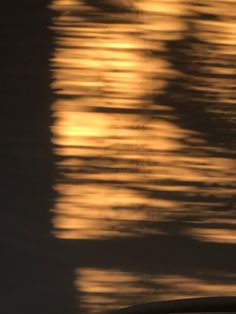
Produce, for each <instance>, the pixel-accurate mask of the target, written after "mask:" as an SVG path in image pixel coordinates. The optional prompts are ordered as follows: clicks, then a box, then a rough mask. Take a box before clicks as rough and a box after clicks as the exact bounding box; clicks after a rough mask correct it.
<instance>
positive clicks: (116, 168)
mask: <svg viewBox="0 0 236 314" xmlns="http://www.w3.org/2000/svg"><path fill="white" fill-rule="evenodd" d="M232 5H234V4H233V3H232V2H230V1H224V2H220V3H218V2H217V3H211V2H210V1H207V2H206V1H204V2H202V1H200V2H199V3H198V4H197V5H194V4H192V5H191V1H158V2H156V1H141V0H140V1H135V0H134V1H130V3H129V6H124V3H123V2H119V3H118V1H116V2H112V3H110V5H108V2H106V5H105V4H104V7H103V5H101V4H100V5H97V2H96V1H75V0H67V1H63V0H60V1H59V0H55V1H53V4H52V8H53V9H54V10H55V11H57V12H58V15H57V16H56V18H55V21H54V25H53V29H54V32H55V33H56V36H57V37H56V44H57V46H56V49H55V51H54V56H53V58H52V61H51V62H52V71H53V78H54V80H53V83H52V87H53V89H54V90H55V94H56V95H57V99H56V101H55V102H54V103H53V106H52V109H53V112H54V113H53V115H54V118H55V123H54V125H53V126H52V133H53V142H54V145H55V153H56V155H57V156H58V163H57V166H58V169H59V172H60V174H61V179H60V180H58V182H56V183H55V190H56V191H57V192H58V198H57V202H56V204H55V208H54V209H53V211H54V213H55V218H54V226H55V235H56V236H57V237H59V238H70V239H82V238H83V239H89V238H96V239H97V238H108V237H117V236H118V237H124V236H134V235H135V236H137V235H139V236H142V234H146V233H156V232H157V233H162V234H163V233H165V230H161V222H164V221H165V222H169V223H171V222H175V221H178V220H179V219H181V221H182V222H185V227H186V228H184V229H182V230H181V232H183V233H185V232H186V233H187V234H188V235H189V236H191V235H193V236H194V237H197V238H198V239H199V240H203V239H204V240H206V239H208V240H209V241H211V240H212V241H217V239H219V237H218V236H216V237H214V234H217V233H218V231H217V230H218V225H219V232H220V233H224V232H226V234H225V236H224V235H223V234H222V236H221V237H220V239H221V240H220V241H222V239H223V238H224V241H226V242H227V241H228V239H229V241H230V242H232V235H233V233H232V231H227V230H228V229H232V227H233V225H234V222H233V221H232V217H233V216H234V215H235V209H234V208H233V202H232V196H233V195H234V192H235V175H236V171H235V169H236V167H235V159H234V156H235V150H233V149H232V147H231V150H230V153H229V149H227V148H228V147H227V145H226V146H225V147H224V146H222V145H220V144H219V143H215V142H214V140H212V141H211V136H213V135H212V134H211V131H212V130H211V123H212V121H214V124H213V126H214V130H215V132H218V133H219V132H221V134H220V135H221V140H222V141H223V142H224V141H225V142H227V138H222V137H223V136H225V137H229V136H230V134H229V133H230V132H231V133H232V132H233V131H234V130H235V129H234V127H233V126H235V110H233V109H234V107H233V105H232V104H233V102H234V99H235V92H234V90H235V89H234V76H235V66H233V64H234V63H233V62H234V59H235V54H234V53H233V51H234V46H235V43H236V42H235V40H236V32H235V27H236V24H235V16H234V14H232V13H228V12H229V11H228V8H229V7H230V6H232ZM114 6H117V8H116V10H112V8H113V7H114ZM119 8H120V10H119ZM121 8H122V10H121ZM230 12H233V11H232V10H230ZM108 13H109V14H108ZM222 13H223V15H222ZM193 29H194V30H195V31H193ZM191 36H192V37H194V38H192V39H189V37H191ZM174 45H175V47H176V48H173V46H174ZM171 49H172V50H171ZM174 53H175V54H174ZM180 53H181V56H182V58H184V57H186V58H185V60H182V59H181V56H180ZM189 58H191V67H192V69H191V68H190V62H189V61H188V59H189ZM177 62H178V64H179V65H178V66H177ZM184 62H185V65H186V67H184ZM181 65H182V68H180V66H181ZM176 84H177V85H178V89H177V90H176V91H173V90H172V89H173V88H174V87H175V85H176ZM171 88H172V89H171ZM167 92H170V93H171V94H170V95H169V98H167V96H166V94H167ZM181 92H182V94H180V93H181ZM158 97H159V98H160V99H165V100H166V101H165V102H163V103H161V104H160V102H158V101H157V100H158ZM175 98H176V99H175ZM170 100H171V101H170ZM206 100H207V102H206ZM211 100H212V101H211ZM203 102H204V103H203ZM199 114H200V118H199ZM199 119H200V120H199ZM206 119H207V121H205V120H206ZM186 121H187V122H186ZM196 121H197V125H196ZM191 123H192V124H191ZM190 124H191V125H190ZM209 125H210V126H209ZM229 125H230V126H229ZM215 126H218V127H216V128H215ZM226 126H227V127H228V128H227V130H229V131H228V133H227V132H226V133H224V132H225V128H226ZM217 144H219V145H217ZM231 144H232V141H231ZM145 222H149V224H148V226H149V227H148V229H147V228H146V226H145ZM150 222H151V223H152V224H150ZM157 223H159V226H160V228H159V227H157V225H156V224H157ZM199 224H201V228H200V229H199V228H198V225H199ZM205 224H206V225H205ZM203 225H204V226H203ZM208 228H210V229H209V230H208ZM212 228H213V229H212ZM215 230H216V231H215ZM227 232H228V233H229V234H230V235H231V236H227ZM209 234H211V235H210V236H209ZM233 238H235V237H234V235H233Z"/></svg>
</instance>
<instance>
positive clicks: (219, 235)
mask: <svg viewBox="0 0 236 314" xmlns="http://www.w3.org/2000/svg"><path fill="white" fill-rule="evenodd" d="M231 224H232V223H231ZM233 225H235V222H234V223H233ZM188 234H189V235H190V236H191V237H193V238H195V239H197V240H200V241H204V242H212V243H214V242H215V243H231V244H236V230H234V229H228V228H227V229H223V228H201V227H199V228H192V229H189V231H188Z"/></svg>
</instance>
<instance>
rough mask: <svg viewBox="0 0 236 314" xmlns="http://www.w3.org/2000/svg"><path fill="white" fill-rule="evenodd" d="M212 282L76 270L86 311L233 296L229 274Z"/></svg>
mask: <svg viewBox="0 0 236 314" xmlns="http://www.w3.org/2000/svg"><path fill="white" fill-rule="evenodd" d="M220 277H221V281H215V282H213V281H210V280H204V279H197V278H194V277H187V276H181V275H158V274H152V275H148V274H143V273H142V274H138V273H132V272H125V271H121V270H114V269H110V270H108V269H89V268H80V269H78V270H77V274H76V280H75V286H76V287H77V290H78V293H79V295H80V300H81V307H82V308H83V309H85V310H86V312H87V313H89V314H90V313H104V312H107V311H109V310H113V309H117V308H122V307H125V306H129V305H134V304H139V303H146V302H152V301H160V300H171V299H172V300H173V299H179V298H189V297H201V296H216V295H222V296H223V295H226V296H230V295H231V296H234V295H235V293H236V284H235V283H234V278H233V277H231V282H229V280H227V282H228V283H226V280H225V279H226V278H227V275H224V274H221V275H220Z"/></svg>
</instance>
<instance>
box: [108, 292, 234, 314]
mask: <svg viewBox="0 0 236 314" xmlns="http://www.w3.org/2000/svg"><path fill="white" fill-rule="evenodd" d="M198 312H218V313H219V312H231V313H232V312H233V313H236V296H235V297H207V298H191V299H179V300H173V301H160V302H153V303H145V304H140V305H135V306H131V307H127V308H123V309H120V310H117V311H114V312H110V314H146V313H148V314H154V313H155V314H164V313H198Z"/></svg>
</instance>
